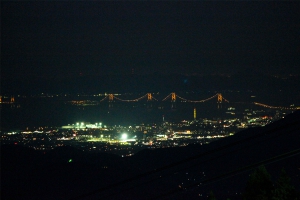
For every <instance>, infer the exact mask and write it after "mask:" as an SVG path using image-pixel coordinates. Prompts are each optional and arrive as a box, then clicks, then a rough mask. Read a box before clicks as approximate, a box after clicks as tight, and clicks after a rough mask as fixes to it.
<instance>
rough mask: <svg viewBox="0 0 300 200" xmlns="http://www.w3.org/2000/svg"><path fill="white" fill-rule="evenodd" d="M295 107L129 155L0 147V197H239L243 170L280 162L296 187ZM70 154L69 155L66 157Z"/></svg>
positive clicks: (299, 129) (298, 128) (298, 124)
mask: <svg viewBox="0 0 300 200" xmlns="http://www.w3.org/2000/svg"><path fill="white" fill-rule="evenodd" d="M299 148H300V112H295V113H293V114H290V115H288V116H286V117H285V118H284V119H281V120H280V121H277V122H275V123H273V124H270V125H268V126H265V127H262V128H255V129H248V130H245V131H242V132H240V133H238V134H236V135H234V136H232V137H228V138H224V139H221V140H218V141H216V142H213V143H211V144H209V145H202V146H201V145H190V146H188V147H184V148H170V149H157V150H145V151H141V152H140V153H138V154H136V155H135V156H133V157H130V158H120V157H118V156H114V155H108V154H86V153H84V152H81V151H78V150H77V149H75V148H72V147H64V148H59V149H55V150H53V151H52V152H49V153H46V154H43V152H37V151H33V150H31V149H27V148H23V147H20V146H17V145H16V146H2V147H1V199H182V198H189V199H199V198H200V199H207V194H208V193H209V191H211V190H212V191H214V193H215V195H216V196H217V199H226V198H228V197H229V198H230V199H231V200H232V199H241V195H240V194H241V193H242V192H243V191H244V188H245V185H246V182H247V180H248V178H249V174H250V173H252V171H253V170H254V169H255V168H257V167H258V166H260V165H262V164H263V165H265V166H266V168H267V170H268V171H269V172H270V174H271V175H272V178H273V180H275V179H277V178H278V175H279V173H280V170H281V169H282V168H285V170H286V171H287V174H288V175H290V177H291V178H292V184H293V185H294V186H295V187H296V189H297V190H300V185H299V177H300V170H299V169H300V154H299V152H300V150H299ZM70 159H72V162H69V161H70Z"/></svg>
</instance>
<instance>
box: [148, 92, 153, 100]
mask: <svg viewBox="0 0 300 200" xmlns="http://www.w3.org/2000/svg"><path fill="white" fill-rule="evenodd" d="M147 96H148V98H147V101H152V94H151V93H148V94H147Z"/></svg>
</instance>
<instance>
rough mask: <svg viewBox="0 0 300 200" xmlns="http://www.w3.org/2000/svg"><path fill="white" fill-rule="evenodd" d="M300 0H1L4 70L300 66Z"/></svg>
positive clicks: (64, 72)
mask: <svg viewBox="0 0 300 200" xmlns="http://www.w3.org/2000/svg"><path fill="white" fill-rule="evenodd" d="M299 10H300V3H298V2H263V3H262V2H155V3H153V2H77V1H76V2H61V1H58V2H56V1H55V2H53V1H52V2H35V1H33V2H22V1H21V2H5V1H4V2H3V1H1V76H2V77H5V78H10V77H19V76H23V77H32V76H41V77H45V76H56V75H57V76H74V75H78V74H80V73H81V74H83V75H91V74H94V75H103V74H130V73H132V69H134V73H135V74H145V73H146V74H147V73H155V72H156V73H157V72H158V73H170V72H172V73H180V74H195V73H199V74H203V73H234V72H236V71H239V70H243V69H245V68H248V69H249V68H250V69H255V70H260V71H262V72H264V73H270V74H276V73H286V74H289V73H294V74H300V14H299V13H300V12H299Z"/></svg>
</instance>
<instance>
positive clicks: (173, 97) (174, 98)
mask: <svg viewBox="0 0 300 200" xmlns="http://www.w3.org/2000/svg"><path fill="white" fill-rule="evenodd" d="M171 101H172V102H175V101H176V94H175V92H172V93H171Z"/></svg>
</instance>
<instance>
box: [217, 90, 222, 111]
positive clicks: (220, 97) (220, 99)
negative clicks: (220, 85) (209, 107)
mask: <svg viewBox="0 0 300 200" xmlns="http://www.w3.org/2000/svg"><path fill="white" fill-rule="evenodd" d="M222 101H223V96H222V94H221V93H218V101H217V103H218V109H219V108H222Z"/></svg>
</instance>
